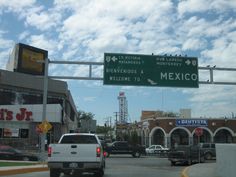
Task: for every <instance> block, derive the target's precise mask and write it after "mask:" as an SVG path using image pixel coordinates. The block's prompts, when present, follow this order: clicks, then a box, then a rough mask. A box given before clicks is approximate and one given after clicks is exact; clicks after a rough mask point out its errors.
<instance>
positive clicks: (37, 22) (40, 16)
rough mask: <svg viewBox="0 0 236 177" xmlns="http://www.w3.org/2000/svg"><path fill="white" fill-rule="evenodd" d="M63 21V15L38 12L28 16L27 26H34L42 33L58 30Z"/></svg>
mask: <svg viewBox="0 0 236 177" xmlns="http://www.w3.org/2000/svg"><path fill="white" fill-rule="evenodd" d="M60 20H61V15H60V14H59V13H57V12H51V11H50V10H49V12H38V13H36V12H35V13H32V12H30V13H28V14H27V16H26V21H25V24H26V25H30V26H34V27H36V28H37V29H39V30H41V31H45V30H48V29H51V28H54V30H56V28H57V24H58V23H59V22H60Z"/></svg>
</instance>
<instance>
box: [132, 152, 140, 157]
mask: <svg viewBox="0 0 236 177" xmlns="http://www.w3.org/2000/svg"><path fill="white" fill-rule="evenodd" d="M140 156H141V153H140V152H134V153H133V157H140Z"/></svg>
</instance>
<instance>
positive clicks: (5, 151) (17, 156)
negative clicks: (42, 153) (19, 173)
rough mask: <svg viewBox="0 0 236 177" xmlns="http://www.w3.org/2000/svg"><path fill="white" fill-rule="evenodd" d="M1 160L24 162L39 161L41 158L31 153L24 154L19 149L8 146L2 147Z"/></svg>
mask: <svg viewBox="0 0 236 177" xmlns="http://www.w3.org/2000/svg"><path fill="white" fill-rule="evenodd" d="M0 159H1V160H23V161H38V160H39V158H38V157H37V156H36V155H34V154H30V153H26V152H23V151H21V150H19V149H16V148H13V147H11V146H7V145H0Z"/></svg>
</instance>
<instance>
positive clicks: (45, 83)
mask: <svg viewBox="0 0 236 177" xmlns="http://www.w3.org/2000/svg"><path fill="white" fill-rule="evenodd" d="M47 94H48V58H46V59H45V61H44V77H43V113H42V123H43V122H45V121H46V111H47ZM45 140H46V133H45V132H44V131H43V132H42V133H41V147H40V157H41V160H45V159H44V153H45Z"/></svg>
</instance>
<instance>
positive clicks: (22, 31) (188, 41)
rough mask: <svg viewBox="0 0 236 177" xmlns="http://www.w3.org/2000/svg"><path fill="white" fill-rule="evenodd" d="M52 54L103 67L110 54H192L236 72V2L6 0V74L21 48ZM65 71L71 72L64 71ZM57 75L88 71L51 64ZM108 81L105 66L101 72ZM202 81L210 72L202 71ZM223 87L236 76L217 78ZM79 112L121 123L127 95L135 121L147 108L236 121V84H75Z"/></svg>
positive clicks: (2, 53)
mask: <svg viewBox="0 0 236 177" xmlns="http://www.w3.org/2000/svg"><path fill="white" fill-rule="evenodd" d="M19 42H21V43H25V44H28V45H32V46H35V47H39V48H42V49H45V50H47V51H48V52H49V58H50V60H68V61H96V62H103V60H104V53H109V52H110V53H131V54H146V55H149V54H152V53H154V54H157V55H163V54H168V55H176V54H177V55H188V56H193V57H197V58H198V63H199V66H204V67H205V66H207V65H210V66H214V65H216V67H224V68H236V1H235V0H172V1H171V0H146V1H143V0H123V1H121V0H54V1H53V0H51V1H49V0H40V1H39V0H38V1H37V0H20V1H19V0H11V1H9V0H0V68H1V69H5V66H6V63H7V60H8V57H9V53H10V52H11V50H12V48H13V46H14V44H15V43H19ZM62 71H63V72H62ZM49 73H50V74H49V75H56V76H58V75H66V76H68V75H70V76H87V75H88V68H87V67H85V66H71V65H70V66H68V65H63V66H56V65H49ZM93 74H94V75H95V76H98V77H102V76H103V68H102V67H97V68H95V69H94V73H93ZM199 78H200V80H202V81H206V80H208V79H209V74H208V72H200V73H199ZM214 78H215V80H216V81H227V82H236V72H228V71H224V72H222V71H221V72H219V71H218V72H215V73H214ZM68 85H69V89H70V90H71V93H72V95H73V98H74V101H75V103H76V106H77V107H78V109H79V110H83V111H86V112H92V113H93V114H95V118H96V119H97V120H98V122H99V123H101V124H102V123H103V122H104V121H105V120H106V118H107V117H112V118H113V120H114V118H115V117H114V115H115V114H114V112H117V111H118V110H119V106H118V100H117V96H118V95H119V92H120V91H124V92H125V95H126V97H127V100H128V112H129V119H130V121H134V120H139V119H140V116H141V111H142V110H164V111H172V112H179V109H182V108H190V109H191V110H192V117H196V118H197V117H225V116H227V117H232V115H233V114H234V115H236V85H210V84H201V85H200V86H199V88H190V89H183V88H174V87H169V88H167V87H131V86H127V87H121V86H104V85H103V82H102V81H78V80H74V81H72V80H69V81H68Z"/></svg>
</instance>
